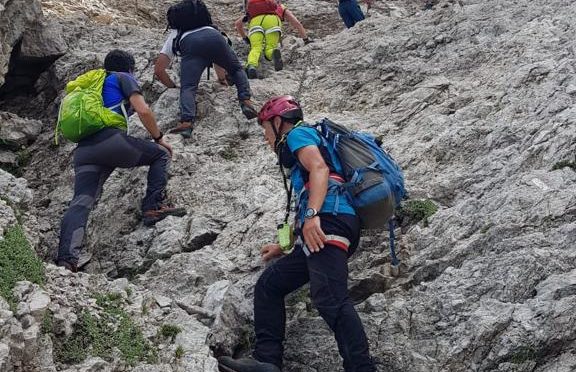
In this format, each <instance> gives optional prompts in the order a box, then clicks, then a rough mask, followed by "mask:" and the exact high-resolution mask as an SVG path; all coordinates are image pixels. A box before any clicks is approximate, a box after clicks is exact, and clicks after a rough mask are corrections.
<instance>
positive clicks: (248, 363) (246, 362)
mask: <svg viewBox="0 0 576 372" xmlns="http://www.w3.org/2000/svg"><path fill="white" fill-rule="evenodd" d="M218 367H219V368H220V371H222V372H281V371H280V368H278V367H276V366H275V365H274V364H271V363H262V362H259V361H257V360H254V359H252V358H241V359H234V358H231V357H229V356H223V357H220V358H218Z"/></svg>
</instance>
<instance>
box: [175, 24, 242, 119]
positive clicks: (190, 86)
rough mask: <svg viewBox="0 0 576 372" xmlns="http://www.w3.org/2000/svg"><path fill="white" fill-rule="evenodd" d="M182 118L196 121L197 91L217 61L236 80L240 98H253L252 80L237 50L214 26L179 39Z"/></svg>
mask: <svg viewBox="0 0 576 372" xmlns="http://www.w3.org/2000/svg"><path fill="white" fill-rule="evenodd" d="M180 49H181V53H182V61H181V65H180V85H181V88H180V120H181V121H187V122H194V119H195V117H196V90H197V89H198V84H199V83H200V78H201V77H202V72H203V71H204V69H206V68H207V67H209V66H210V64H212V63H215V64H217V65H218V66H220V67H222V68H224V69H225V70H226V72H227V73H228V75H230V77H231V78H232V80H233V81H234V84H235V85H236V89H237V90H238V99H239V100H245V99H250V97H251V96H252V93H251V91H250V83H248V77H247V76H246V73H245V72H244V69H243V68H242V64H241V63H240V61H239V60H238V56H236V53H234V50H232V48H231V47H230V46H229V45H228V43H227V42H226V39H224V37H223V36H222V35H221V34H220V31H217V30H215V29H213V28H207V29H204V30H200V31H197V32H193V33H191V34H189V35H186V37H185V38H183V39H182V41H181V42H180Z"/></svg>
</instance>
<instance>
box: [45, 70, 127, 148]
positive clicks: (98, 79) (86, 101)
mask: <svg viewBox="0 0 576 372" xmlns="http://www.w3.org/2000/svg"><path fill="white" fill-rule="evenodd" d="M105 79H106V70H104V69H97V70H90V71H88V72H86V73H85V74H82V75H80V76H79V77H78V78H76V79H75V80H73V81H70V82H69V83H68V84H66V93H67V94H66V96H65V97H64V99H62V103H61V104H60V112H59V113H58V123H57V124H56V130H55V142H56V144H57V143H58V135H59V134H61V135H62V136H63V137H64V138H66V139H67V140H69V141H72V142H79V141H80V140H82V139H83V138H86V137H88V136H90V135H92V134H94V133H96V132H98V131H99V130H101V129H103V128H106V127H116V128H120V129H123V130H126V129H127V122H128V115H127V113H126V109H125V107H124V102H121V103H119V104H118V105H116V106H114V107H111V108H106V107H104V102H103V100H102V87H103V86H104V80H105ZM117 107H121V108H122V112H123V113H124V116H122V115H120V114H118V113H116V112H114V111H112V109H114V108H117Z"/></svg>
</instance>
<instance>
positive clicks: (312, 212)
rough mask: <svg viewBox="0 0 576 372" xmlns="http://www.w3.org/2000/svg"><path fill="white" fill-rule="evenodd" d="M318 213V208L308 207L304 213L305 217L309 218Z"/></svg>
mask: <svg viewBox="0 0 576 372" xmlns="http://www.w3.org/2000/svg"><path fill="white" fill-rule="evenodd" d="M317 215H318V211H317V210H316V209H314V208H308V209H306V212H305V213H304V218H306V219H307V220H309V219H310V218H314V217H316V216H317Z"/></svg>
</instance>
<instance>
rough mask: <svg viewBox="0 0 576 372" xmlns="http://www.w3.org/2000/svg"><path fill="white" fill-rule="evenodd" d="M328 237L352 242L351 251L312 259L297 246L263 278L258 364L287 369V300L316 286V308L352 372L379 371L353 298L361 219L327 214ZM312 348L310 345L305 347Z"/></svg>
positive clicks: (329, 248) (326, 251) (258, 295)
mask: <svg viewBox="0 0 576 372" xmlns="http://www.w3.org/2000/svg"><path fill="white" fill-rule="evenodd" d="M320 219H321V226H322V230H323V231H324V233H325V234H327V235H328V234H332V235H338V236H341V237H345V238H347V239H348V240H349V241H350V242H351V246H350V248H349V251H348V252H346V251H345V250H343V249H341V248H338V247H336V246H335V245H328V244H327V245H325V246H324V248H323V249H322V250H320V252H317V253H312V254H310V255H309V256H306V254H305V253H304V251H303V249H302V248H301V247H300V246H297V247H296V248H295V249H294V251H293V252H292V253H290V254H289V255H287V256H284V257H282V258H281V259H279V260H278V261H276V262H275V263H274V264H272V265H271V266H270V267H268V268H267V269H266V270H265V271H264V273H262V276H260V278H259V279H258V282H257V283H256V287H255V289H254V327H255V333H256V346H255V349H254V353H253V356H254V358H255V359H257V360H259V361H261V362H265V363H272V364H274V365H276V366H278V367H279V368H282V355H283V352H284V348H283V345H282V343H283V342H284V336H285V328H286V324H285V323H286V310H285V306H284V297H285V296H286V295H288V294H289V293H291V292H294V291H295V290H297V289H298V288H300V287H302V286H303V285H304V284H306V283H308V282H310V296H311V298H312V303H313V304H314V306H315V307H316V309H318V312H319V313H320V315H321V316H322V318H323V319H324V320H325V321H326V323H328V326H329V327H330V329H331V330H332V331H333V332H334V335H335V337H336V342H337V343H338V351H339V352H340V355H341V356H342V358H343V359H344V370H345V371H346V372H373V371H376V368H375V366H374V363H373V362H372V359H371V357H370V353H369V350H368V340H367V338H366V334H365V332H364V327H363V326H362V321H361V320H360V317H359V316H358V314H357V313H356V310H355V309H354V305H353V304H352V301H351V300H350V298H349V296H348V256H349V255H350V254H352V253H353V252H354V250H355V249H356V247H357V245H358V240H359V232H360V224H359V220H358V218H357V217H356V216H352V215H342V214H341V215H337V216H334V215H331V214H321V215H320ZM302 347H306V345H302Z"/></svg>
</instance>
